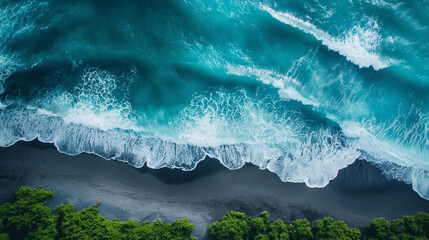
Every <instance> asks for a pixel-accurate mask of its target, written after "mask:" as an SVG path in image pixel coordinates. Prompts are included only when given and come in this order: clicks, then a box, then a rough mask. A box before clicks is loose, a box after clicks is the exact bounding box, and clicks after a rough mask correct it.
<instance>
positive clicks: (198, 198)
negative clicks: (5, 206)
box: [0, 141, 429, 238]
mask: <svg viewBox="0 0 429 240" xmlns="http://www.w3.org/2000/svg"><path fill="white" fill-rule="evenodd" d="M45 174H46V175H45ZM42 175H43V176H42ZM22 185H25V186H32V187H46V186H48V189H51V190H55V191H56V193H57V194H56V197H55V199H54V200H53V201H51V202H50V204H51V205H52V206H55V205H58V204H60V203H73V204H75V205H76V206H77V208H79V209H80V208H85V207H88V206H90V205H94V204H95V201H97V200H98V201H100V202H101V204H100V205H99V209H100V213H101V214H102V215H104V216H106V217H107V218H113V217H118V218H120V219H122V220H125V219H128V218H132V219H136V220H143V219H145V220H150V221H154V220H157V219H160V220H163V221H167V222H172V221H174V219H176V218H183V217H187V218H189V219H190V221H191V222H193V223H195V224H196V226H195V231H194V235H195V236H197V237H200V238H203V237H204V236H206V230H207V227H208V225H209V224H210V223H211V222H213V221H216V220H218V219H220V218H221V216H223V215H224V214H225V213H226V212H227V211H229V210H238V211H242V212H245V213H247V214H249V215H252V216H255V215H257V214H258V213H259V212H261V211H263V210H268V211H269V213H270V214H271V216H272V219H282V220H284V221H286V222H289V221H291V220H294V219H296V218H302V217H306V218H308V219H309V220H310V221H313V220H315V219H318V218H322V217H326V216H332V217H334V218H339V219H342V220H345V221H346V222H347V223H348V224H349V225H351V226H357V227H362V226H364V225H365V224H367V223H368V222H369V221H370V220H371V219H373V218H376V217H386V218H389V219H392V218H398V217H401V216H402V215H406V214H415V213H417V212H418V211H425V212H429V201H426V200H424V199H422V198H420V197H419V196H418V195H417V194H416V193H415V192H414V191H413V190H412V189H411V187H410V186H409V185H406V184H403V183H400V182H396V181H387V180H386V179H385V178H384V177H382V176H381V174H380V172H379V171H378V170H377V169H376V168H374V167H372V166H371V165H370V164H368V163H367V162H365V161H357V162H356V163H354V164H353V165H351V166H349V167H348V168H347V169H344V170H342V171H340V173H339V176H338V177H337V178H336V179H335V180H333V181H332V182H331V183H330V184H329V185H328V186H327V187H326V188H322V189H310V188H307V187H306V186H305V185H304V184H294V183H283V182H281V181H280V180H279V178H278V177H277V176H276V175H275V174H273V173H270V172H269V171H266V170H264V171H261V170H259V169H258V168H257V167H255V166H252V165H246V166H245V167H243V168H242V169H239V170H236V171H230V170H227V169H225V168H224V167H223V166H222V165H221V164H220V163H219V162H218V161H217V160H213V159H207V160H205V161H203V162H201V163H200V164H199V165H198V167H197V169H195V170H194V171H191V172H182V171H180V170H172V169H160V170H153V169H148V168H146V167H144V168H142V169H135V168H133V167H131V166H128V165H127V164H124V163H120V162H116V161H106V160H104V159H102V158H100V157H97V156H94V155H89V154H81V155H78V156H74V157H73V156H67V155H65V154H61V153H58V152H57V151H56V149H55V148H54V147H53V145H51V144H42V143H39V142H36V141H33V142H30V143H24V142H19V143H17V144H15V145H14V146H12V147H9V148H0V202H1V203H3V202H5V201H8V200H9V199H10V198H12V196H13V193H14V192H15V191H16V190H17V189H18V188H19V187H20V186H22Z"/></svg>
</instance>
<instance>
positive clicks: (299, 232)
mask: <svg viewBox="0 0 429 240" xmlns="http://www.w3.org/2000/svg"><path fill="white" fill-rule="evenodd" d="M54 195H55V193H54V192H49V191H46V190H44V189H32V188H28V187H22V188H20V189H19V190H18V191H17V192H16V193H15V199H14V200H13V202H8V203H5V204H3V205H0V240H15V239H46V240H48V239H58V240H63V239H64V240H66V239H103V240H104V239H106V240H108V239H120V240H121V239H124V240H125V239H126V240H132V239H142V240H169V239H175V240H185V239H196V238H192V237H191V234H192V232H193V230H194V224H191V223H189V221H188V219H179V220H176V221H175V222H174V223H173V224H169V223H164V222H161V221H156V222H154V223H149V222H148V221H145V222H142V223H140V224H139V223H138V222H137V221H134V220H128V221H126V222H121V221H120V220H119V219H113V220H107V219H106V218H104V217H103V216H101V215H99V214H98V209H97V208H96V207H94V206H92V207H89V208H86V209H83V210H82V211H76V210H75V209H74V206H73V205H71V204H67V205H61V206H58V207H56V208H55V212H54V213H55V214H52V212H51V210H50V209H49V207H47V206H46V201H47V200H48V199H51V198H53V197H54ZM98 204H100V203H99V202H97V205H98ZM208 235H209V236H210V239H212V240H220V239H222V240H226V239H231V240H289V239H290V240H305V239H309V240H310V239H311V240H313V239H314V240H316V239H323V240H335V239H343V240H358V239H364V240H372V239H377V240H378V239H393V240H396V239H398V240H399V239H401V240H402V239H403V240H405V239H407V240H408V239H416V240H417V239H420V240H423V239H428V238H429V214H426V213H418V214H416V215H414V216H404V217H403V218H400V219H397V220H393V221H388V220H386V219H384V218H377V219H374V220H373V221H371V222H370V223H369V224H368V225H367V226H366V227H365V228H364V229H363V235H362V234H361V232H360V231H359V230H358V229H356V228H352V229H350V228H348V227H347V225H346V223H345V222H343V221H339V220H334V219H332V218H330V217H327V218H323V219H320V220H317V221H316V222H314V224H313V226H312V225H311V224H310V222H309V221H308V220H307V219H298V220H295V221H293V222H292V223H290V224H289V225H286V224H284V223H283V222H282V221H281V220H276V221H274V222H271V223H270V216H269V214H268V213H267V212H262V213H261V214H260V215H259V216H258V217H255V218H251V217H248V216H246V215H245V214H244V213H240V212H234V211H231V212H228V213H227V214H226V215H225V216H224V217H223V218H222V219H221V220H220V221H218V222H214V223H213V224H212V225H210V227H209V229H208Z"/></svg>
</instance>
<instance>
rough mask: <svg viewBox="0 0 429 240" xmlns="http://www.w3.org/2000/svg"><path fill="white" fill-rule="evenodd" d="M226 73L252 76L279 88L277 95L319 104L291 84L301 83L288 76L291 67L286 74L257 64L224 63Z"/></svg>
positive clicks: (309, 103) (298, 85)
mask: <svg viewBox="0 0 429 240" xmlns="http://www.w3.org/2000/svg"><path fill="white" fill-rule="evenodd" d="M226 69H227V74H234V75H237V76H246V77H253V78H255V79H256V80H258V81H261V82H263V83H264V84H269V85H272V86H273V87H275V88H277V89H279V91H278V93H279V96H280V97H281V98H283V99H292V100H296V101H299V102H301V103H303V104H305V105H313V106H315V107H318V106H319V103H317V102H316V101H315V100H313V99H311V98H306V97H304V96H302V94H300V93H299V92H298V91H297V90H296V89H295V88H294V87H293V86H296V87H300V86H301V83H300V82H299V81H297V80H296V79H294V78H293V77H291V76H289V74H290V72H293V68H292V69H291V70H290V71H289V72H288V73H287V74H281V73H278V72H275V71H273V70H267V69H261V68H258V67H257V66H254V65H251V66H242V65H232V64H229V63H227V64H226Z"/></svg>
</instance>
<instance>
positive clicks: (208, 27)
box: [0, 0, 429, 199]
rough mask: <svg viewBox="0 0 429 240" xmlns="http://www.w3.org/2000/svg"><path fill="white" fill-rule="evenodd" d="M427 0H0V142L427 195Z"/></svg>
mask: <svg viewBox="0 0 429 240" xmlns="http://www.w3.org/2000/svg"><path fill="white" fill-rule="evenodd" d="M428 13H429V4H428V2H427V1H413V2H409V1H399V0H390V1H369V0H368V1H344V2H337V1H323V2H319V1H318V0H311V1H304V2H303V1H295V0H290V1H280V0H269V1H256V0H254V1H252V0H247V1H235V0H230V1H222V2H221V1H216V0H208V1H201V0H186V1H180V0H166V1H139V2H135V1H131V0H130V1H128V0H126V1H118V0H109V1H101V0H96V1H79V2H78V3H75V2H74V1H68V0H66V1H32V0H22V1H8V0H2V1H0V146H2V147H9V146H11V145H13V144H14V143H16V142H17V141H20V140H25V141H31V140H33V139H36V138H37V139H38V140H40V141H42V142H49V143H53V144H55V146H56V147H57V148H58V151H60V152H63V153H66V154H70V155H77V154H80V153H83V152H85V153H92V154H96V155H99V156H101V157H103V158H105V159H111V160H117V161H122V162H126V163H128V164H130V165H132V166H134V167H142V166H144V165H145V164H146V165H147V166H148V167H151V168H162V167H169V168H180V169H182V170H185V171H190V170H192V169H194V168H195V167H196V165H197V164H198V162H200V161H202V160H204V159H205V158H206V157H211V158H216V159H218V160H219V161H220V162H221V163H222V164H223V165H224V166H226V167H227V168H229V169H238V168H240V167H242V166H243V165H244V164H245V163H252V164H255V165H257V166H259V167H260V168H261V169H268V170H269V171H271V172H274V173H276V174H277V175H278V176H279V177H280V179H281V180H282V181H286V182H301V183H305V184H306V185H307V186H309V187H324V186H326V185H327V184H328V183H329V181H331V180H332V179H334V178H335V177H336V175H337V173H338V171H339V170H340V169H343V168H345V167H347V166H348V165H350V164H352V163H353V162H354V161H356V160H357V159H365V160H367V161H369V162H371V163H372V164H374V165H375V166H377V167H378V168H379V169H380V170H381V171H382V172H383V174H384V175H385V176H386V177H388V178H390V179H397V180H400V181H403V182H405V183H408V184H412V186H413V189H414V190H415V191H416V192H417V193H418V194H419V195H420V196H422V197H423V198H425V199H429V65H428V64H427V63H428V62H429V14H428Z"/></svg>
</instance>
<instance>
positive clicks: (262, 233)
mask: <svg viewBox="0 0 429 240" xmlns="http://www.w3.org/2000/svg"><path fill="white" fill-rule="evenodd" d="M269 218H270V216H269V215H268V213H267V212H262V213H261V214H260V215H259V217H257V218H253V219H252V218H250V217H247V216H246V215H245V214H243V213H239V212H229V213H228V214H227V215H226V216H224V217H223V218H222V220H221V221H220V222H215V223H213V224H212V225H211V226H210V227H209V235H210V239H214V240H218V239H234V240H238V239H255V240H288V239H291V240H311V239H346V240H354V239H360V237H361V234H360V232H359V230H358V229H356V228H353V229H349V228H348V227H347V225H346V224H345V223H344V222H343V221H334V219H332V218H324V219H321V220H318V221H316V223H315V224H314V226H313V228H311V226H310V222H309V221H308V220H307V219H298V220H296V221H293V222H292V223H291V224H290V225H289V226H287V225H286V224H284V223H283V222H282V221H280V220H277V221H274V222H272V223H271V224H269Z"/></svg>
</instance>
